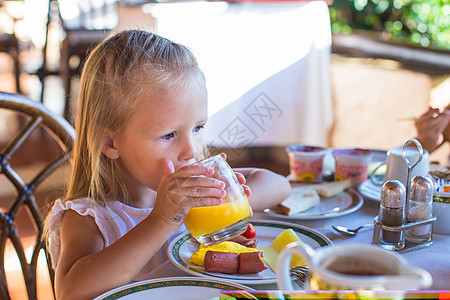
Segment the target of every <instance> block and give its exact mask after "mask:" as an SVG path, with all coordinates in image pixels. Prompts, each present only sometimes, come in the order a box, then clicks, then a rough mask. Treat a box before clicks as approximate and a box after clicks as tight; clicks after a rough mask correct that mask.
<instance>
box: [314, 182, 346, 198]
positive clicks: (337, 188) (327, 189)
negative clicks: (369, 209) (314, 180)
mask: <svg viewBox="0 0 450 300" xmlns="http://www.w3.org/2000/svg"><path fill="white" fill-rule="evenodd" d="M351 186H352V180H351V179H345V180H340V181H330V182H323V183H319V184H316V185H313V186H312V188H314V189H315V190H316V192H317V193H318V194H319V195H320V196H322V197H333V196H336V195H337V194H339V193H340V192H342V191H343V190H345V189H347V188H349V187H351Z"/></svg>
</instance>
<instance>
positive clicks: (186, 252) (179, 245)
mask: <svg viewBox="0 0 450 300" xmlns="http://www.w3.org/2000/svg"><path fill="white" fill-rule="evenodd" d="M251 223H252V224H253V226H254V227H255V230H256V239H257V241H258V246H269V245H270V244H271V243H272V241H273V240H274V239H275V238H276V237H277V236H278V235H279V234H280V233H281V232H283V231H284V230H285V229H289V228H292V229H293V230H294V231H295V232H296V233H297V235H298V236H299V237H300V239H301V240H302V241H303V242H305V243H306V244H308V245H310V246H311V247H313V248H319V247H323V246H327V245H332V243H331V241H330V239H328V238H327V237H326V236H324V235H322V234H321V233H319V232H317V231H315V230H312V229H310V228H308V227H305V226H301V225H297V224H293V223H288V222H282V221H272V220H251ZM198 247H199V244H198V243H197V241H196V240H195V239H194V238H193V237H192V236H191V235H190V234H189V233H188V232H185V233H182V234H181V235H179V236H177V237H176V238H175V239H174V240H173V241H172V242H171V243H170V245H169V249H168V256H169V259H170V260H171V261H172V263H174V264H175V266H177V267H178V268H180V269H181V270H183V271H185V272H187V273H189V274H192V275H196V276H203V277H208V278H216V279H217V278H221V279H226V280H228V281H233V282H237V283H241V284H269V283H276V274H275V273H274V272H273V271H272V270H271V269H270V268H268V269H266V270H264V271H261V272H259V273H258V274H224V273H213V272H207V271H206V270H205V268H203V267H199V266H197V265H194V264H190V263H189V258H191V256H192V254H194V252H196V251H197V250H198Z"/></svg>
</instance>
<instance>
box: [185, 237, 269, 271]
mask: <svg viewBox="0 0 450 300" xmlns="http://www.w3.org/2000/svg"><path fill="white" fill-rule="evenodd" d="M208 251H217V252H228V253H237V254H239V253H246V252H258V251H261V250H259V249H254V248H249V247H245V246H242V245H241V244H238V243H235V242H231V241H225V242H222V243H219V244H216V245H211V246H205V245H203V244H200V247H199V249H198V250H197V251H196V252H194V254H192V256H191V258H190V259H189V263H192V264H195V265H197V266H201V267H203V266H204V261H205V254H206V252H208Z"/></svg>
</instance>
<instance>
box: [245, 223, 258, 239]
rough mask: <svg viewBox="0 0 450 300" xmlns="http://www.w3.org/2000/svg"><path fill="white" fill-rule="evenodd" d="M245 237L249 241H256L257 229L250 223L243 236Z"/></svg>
mask: <svg viewBox="0 0 450 300" xmlns="http://www.w3.org/2000/svg"><path fill="white" fill-rule="evenodd" d="M242 236H243V237H245V238H247V239H254V238H255V236H256V230H255V227H253V225H252V224H250V223H248V226H247V230H245V232H244V233H243V234H242Z"/></svg>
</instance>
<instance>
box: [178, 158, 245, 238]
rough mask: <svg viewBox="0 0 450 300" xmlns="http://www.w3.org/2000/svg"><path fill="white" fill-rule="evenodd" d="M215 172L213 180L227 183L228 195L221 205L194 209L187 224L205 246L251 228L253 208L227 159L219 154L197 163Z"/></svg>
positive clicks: (190, 231)
mask: <svg viewBox="0 0 450 300" xmlns="http://www.w3.org/2000/svg"><path fill="white" fill-rule="evenodd" d="M194 165H202V166H206V167H209V168H212V169H214V174H213V175H212V177H214V178H217V179H219V180H222V181H224V182H225V191H226V195H225V197H224V198H223V202H222V204H221V205H216V206H203V207H193V208H191V209H190V211H189V213H188V215H187V217H186V220H185V225H186V228H187V229H188V230H189V233H190V234H191V235H192V236H193V237H194V238H195V239H196V240H197V241H198V242H199V243H202V244H204V245H214V244H217V243H220V242H223V241H226V240H228V239H231V238H233V237H235V236H237V235H239V234H241V233H243V232H244V231H245V230H246V229H247V226H248V223H249V218H250V207H249V204H248V199H247V196H246V195H245V192H244V189H243V187H242V185H241V184H240V183H239V182H238V180H237V178H236V175H235V174H234V172H233V170H232V169H231V167H230V166H229V165H228V163H227V162H226V160H225V159H224V158H223V157H222V156H221V155H216V156H213V157H210V158H207V159H205V160H201V161H199V162H196V163H194Z"/></svg>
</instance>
